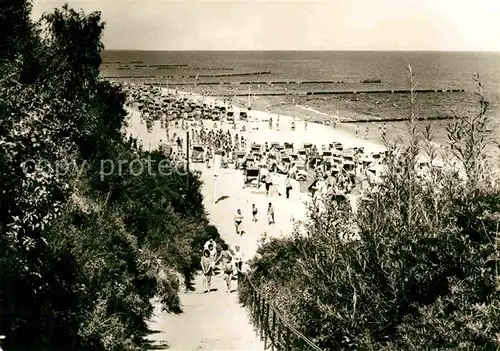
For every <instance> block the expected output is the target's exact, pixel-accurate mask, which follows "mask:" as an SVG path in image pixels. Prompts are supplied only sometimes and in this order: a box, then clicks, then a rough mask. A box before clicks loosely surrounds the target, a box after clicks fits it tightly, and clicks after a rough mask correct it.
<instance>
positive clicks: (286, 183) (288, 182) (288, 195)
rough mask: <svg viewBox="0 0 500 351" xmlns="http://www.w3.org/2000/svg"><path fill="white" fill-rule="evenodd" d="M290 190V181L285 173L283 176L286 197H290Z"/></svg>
mask: <svg viewBox="0 0 500 351" xmlns="http://www.w3.org/2000/svg"><path fill="white" fill-rule="evenodd" d="M290 190H292V183H291V181H290V176H289V175H288V174H287V175H286V178H285V193H286V198H287V199H289V198H290Z"/></svg>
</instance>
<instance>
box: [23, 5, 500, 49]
mask: <svg viewBox="0 0 500 351" xmlns="http://www.w3.org/2000/svg"><path fill="white" fill-rule="evenodd" d="M64 2H68V3H69V5H70V6H71V7H73V8H75V9H83V10H84V11H85V12H91V11H100V12H101V13H102V19H103V21H105V22H106V29H105V33H104V37H103V42H104V45H105V48H106V49H113V50H431V51H440V50H442V51H494V52H499V53H500V0H399V1H395V0H392V1H391V0H331V1H305V0H302V1H291V0H288V1H262V0H253V1H235V0H225V1H207V0H188V1H173V0H156V1H147V0H146V1H140V0H135V1H130V0H107V1H96V0H93V1H92V0H80V1H71V0H67V1H49V0H34V6H33V12H32V17H33V19H38V18H39V17H40V16H41V14H42V13H43V12H47V11H51V10H53V9H54V8H55V7H60V6H61V5H62V4H63V3H64Z"/></svg>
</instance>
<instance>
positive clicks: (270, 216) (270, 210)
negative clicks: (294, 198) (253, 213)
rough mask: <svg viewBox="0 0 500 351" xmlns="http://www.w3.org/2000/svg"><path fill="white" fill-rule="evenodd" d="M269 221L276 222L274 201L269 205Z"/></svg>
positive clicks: (269, 222)
mask: <svg viewBox="0 0 500 351" xmlns="http://www.w3.org/2000/svg"><path fill="white" fill-rule="evenodd" d="M267 222H268V224H274V208H273V204H272V203H269V206H268V207H267Z"/></svg>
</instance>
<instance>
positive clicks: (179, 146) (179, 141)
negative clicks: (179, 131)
mask: <svg viewBox="0 0 500 351" xmlns="http://www.w3.org/2000/svg"><path fill="white" fill-rule="evenodd" d="M176 143H177V152H180V151H181V147H182V140H181V138H180V137H177V141H176Z"/></svg>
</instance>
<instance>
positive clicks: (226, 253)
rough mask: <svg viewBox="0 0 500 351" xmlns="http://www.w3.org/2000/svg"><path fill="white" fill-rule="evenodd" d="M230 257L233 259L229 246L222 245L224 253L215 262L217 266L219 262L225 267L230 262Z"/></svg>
mask: <svg viewBox="0 0 500 351" xmlns="http://www.w3.org/2000/svg"><path fill="white" fill-rule="evenodd" d="M230 257H232V255H231V251H229V246H227V244H223V245H222V251H221V253H220V256H219V258H218V259H217V261H216V262H215V264H217V263H218V262H219V261H221V262H222V266H224V264H225V263H226V262H227V261H228V259H229V258H230Z"/></svg>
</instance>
